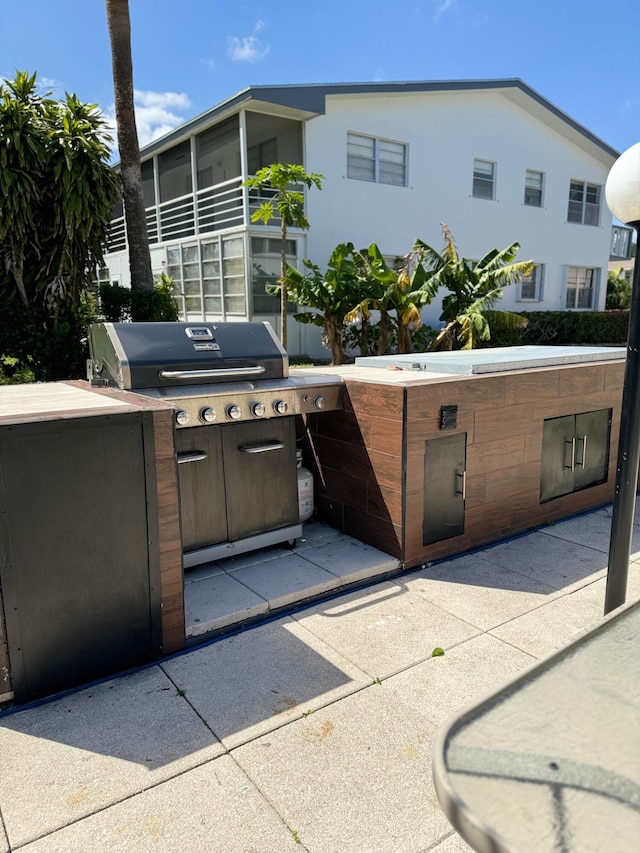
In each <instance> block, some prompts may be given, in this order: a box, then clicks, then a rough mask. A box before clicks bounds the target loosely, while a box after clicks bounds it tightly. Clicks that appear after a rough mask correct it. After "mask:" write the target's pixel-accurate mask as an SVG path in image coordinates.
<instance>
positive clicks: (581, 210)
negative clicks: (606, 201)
mask: <svg viewBox="0 0 640 853" xmlns="http://www.w3.org/2000/svg"><path fill="white" fill-rule="evenodd" d="M601 189H602V188H601V187H600V185H599V184H588V183H587V182H586V181H571V184H570V185H569V209H568V211H567V221H568V222H579V223H580V224H582V225H598V223H599V222H600V190H601Z"/></svg>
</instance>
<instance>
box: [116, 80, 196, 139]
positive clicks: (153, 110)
mask: <svg viewBox="0 0 640 853" xmlns="http://www.w3.org/2000/svg"><path fill="white" fill-rule="evenodd" d="M133 100H134V106H135V111H136V127H137V129H138V143H139V145H140V147H141V148H142V147H144V146H145V145H148V144H149V142H153V140H154V139H158V137H160V136H164V134H165V133H169V132H170V131H171V130H173V129H174V128H176V127H178V125H181V124H182V123H183V122H184V121H185V118H186V116H184V115H180V113H184V112H185V110H188V109H189V107H190V106H191V101H190V100H189V98H188V96H187V95H186V94H185V93H184V92H143V91H140V90H138V89H136V90H135V92H134V98H133ZM104 118H105V120H106V121H107V122H108V124H109V126H110V127H111V133H112V135H113V137H114V139H115V136H116V133H115V107H114V106H113V104H112V105H111V106H110V107H109V109H107V110H105V113H104Z"/></svg>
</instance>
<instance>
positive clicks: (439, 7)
mask: <svg viewBox="0 0 640 853" xmlns="http://www.w3.org/2000/svg"><path fill="white" fill-rule="evenodd" d="M431 2H432V3H433V5H434V6H435V7H436V10H435V13H434V16H433V17H434V18H435V20H436V21H437V20H438V18H441V17H442V15H444V14H445V13H446V12H449V11H451V9H453V7H454V6H455V5H456V3H457V2H458V0H431Z"/></svg>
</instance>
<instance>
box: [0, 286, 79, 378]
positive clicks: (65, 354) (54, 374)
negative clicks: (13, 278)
mask: <svg viewBox="0 0 640 853" xmlns="http://www.w3.org/2000/svg"><path fill="white" fill-rule="evenodd" d="M93 308H94V306H93V300H92V299H91V297H89V296H87V297H86V298H85V299H84V300H83V302H82V304H81V305H79V306H60V307H59V309H58V312H57V315H56V316H55V317H52V316H51V315H50V314H49V312H48V311H47V310H46V308H45V306H44V305H42V304H40V305H35V304H34V305H29V306H24V305H22V303H20V302H18V301H17V300H15V299H13V300H7V301H3V300H0V385H5V384H13V383H17V382H34V381H35V382H56V381H59V380H61V379H84V378H85V376H86V366H85V364H86V359H87V358H88V357H89V352H88V349H87V343H86V335H87V327H88V324H89V323H90V322H91V321H92V320H93V316H94V315H93Z"/></svg>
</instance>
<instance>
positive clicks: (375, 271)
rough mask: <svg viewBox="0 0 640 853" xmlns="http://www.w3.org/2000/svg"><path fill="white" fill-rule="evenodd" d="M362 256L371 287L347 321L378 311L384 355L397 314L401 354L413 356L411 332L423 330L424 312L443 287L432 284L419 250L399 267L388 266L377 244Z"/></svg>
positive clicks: (410, 253) (367, 316)
mask: <svg viewBox="0 0 640 853" xmlns="http://www.w3.org/2000/svg"><path fill="white" fill-rule="evenodd" d="M359 254H360V256H361V259H362V264H363V266H364V269H365V270H366V274H367V276H368V278H369V281H370V287H369V289H368V293H366V295H365V297H364V298H363V299H362V300H361V301H360V302H359V303H358V305H356V306H355V308H354V309H353V311H352V312H351V314H350V315H349V316H348V317H347V321H348V322H349V321H353V320H354V319H355V318H357V317H362V319H363V320H365V319H367V320H368V318H369V317H370V315H371V311H372V310H375V311H378V312H379V313H380V322H379V325H378V328H379V337H378V355H384V354H385V353H388V352H389V350H390V329H391V323H392V322H393V320H392V316H391V314H392V312H395V321H396V328H397V340H398V352H400V353H407V352H411V332H412V331H415V330H417V329H419V328H420V327H421V326H422V317H421V314H420V309H421V308H422V307H423V306H425V305H428V304H429V303H430V302H431V301H432V300H433V297H434V296H435V294H436V292H437V290H438V287H439V284H438V283H435V282H433V283H432V277H431V276H430V275H428V274H427V272H426V270H425V268H424V266H423V264H422V262H421V257H420V253H419V252H418V251H416V250H414V251H412V252H409V253H408V254H407V255H405V256H404V258H402V259H400V260H399V263H398V265H397V267H395V266H394V267H390V266H389V265H388V264H387V262H386V261H385V259H384V256H383V254H382V252H381V251H380V248H379V246H378V245H377V243H371V245H370V246H369V248H368V249H367V250H366V251H363V252H360V253H359Z"/></svg>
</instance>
